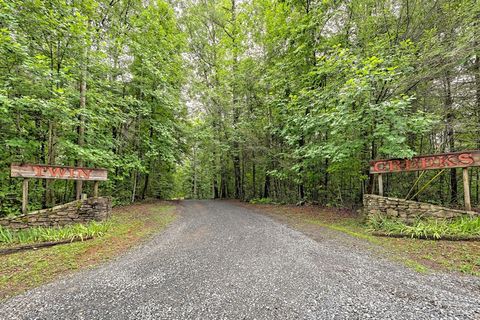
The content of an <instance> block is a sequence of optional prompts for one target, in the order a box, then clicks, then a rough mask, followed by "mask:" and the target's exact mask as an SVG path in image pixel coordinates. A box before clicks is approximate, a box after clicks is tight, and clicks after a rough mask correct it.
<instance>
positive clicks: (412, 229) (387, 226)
mask: <svg viewBox="0 0 480 320" xmlns="http://www.w3.org/2000/svg"><path fill="white" fill-rule="evenodd" d="M368 228H369V231H377V232H383V233H385V234H387V235H402V236H409V237H412V238H425V239H441V238H444V237H465V238H467V237H479V236H480V217H460V218H456V219H452V220H437V219H428V220H422V219H418V220H416V221H415V222H414V223H413V224H412V225H407V224H405V223H403V222H401V221H398V220H393V219H389V218H386V217H382V216H376V217H371V218H370V219H369V220H368Z"/></svg>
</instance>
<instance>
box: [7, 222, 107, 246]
mask: <svg viewBox="0 0 480 320" xmlns="http://www.w3.org/2000/svg"><path fill="white" fill-rule="evenodd" d="M109 228H110V223H109V222H96V221H92V222H90V223H88V224H85V225H84V224H74V225H70V226H65V227H61V228H45V227H37V228H29V229H24V230H18V231H13V230H10V229H8V228H4V227H0V243H4V244H26V243H39V242H50V241H61V240H70V241H74V240H85V239H88V238H92V237H100V236H103V235H104V234H105V233H106V232H107V231H108V229H109Z"/></svg>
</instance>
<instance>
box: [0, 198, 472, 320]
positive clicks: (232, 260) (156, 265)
mask: <svg viewBox="0 0 480 320" xmlns="http://www.w3.org/2000/svg"><path fill="white" fill-rule="evenodd" d="M180 215H181V217H179V219H177V221H176V222H174V223H173V224H172V225H171V226H170V227H169V228H167V229H166V230H165V231H164V232H162V233H160V234H158V235H157V236H155V237H154V238H153V239H152V240H150V241H148V242H147V243H145V244H143V245H141V246H140V247H138V248H136V249H134V250H132V251H130V252H129V253H127V254H126V255H123V256H122V257H120V258H118V259H116V260H114V261H111V262H109V263H106V264H104V265H102V266H100V267H98V268H95V269H93V270H86V271H83V272H79V273H77V274H75V275H73V276H70V277H66V278H64V279H61V280H59V281H56V282H54V283H51V284H48V285H45V286H42V287H40V288H37V289H34V290H32V291H29V292H27V293H25V294H23V295H21V296H18V297H15V298H13V299H10V300H8V301H5V302H3V303H2V304H0V318H1V319H9V320H12V319H368V318H372V319H480V279H479V278H474V277H467V276H457V275H447V274H433V275H424V274H418V273H416V272H414V271H412V270H410V269H407V268H405V267H404V266H402V265H400V264H397V263H394V262H391V261H388V260H386V259H382V258H379V257H376V256H374V255H373V254H371V253H369V252H367V251H364V250H352V248H351V247H348V246H345V245H342V242H341V241H335V239H326V240H325V241H320V242H316V241H313V240H311V239H310V238H308V237H307V236H305V235H303V234H301V233H299V232H297V231H294V230H292V229H289V228H288V227H286V226H284V225H281V224H279V223H277V222H275V221H273V220H272V219H270V218H268V217H266V216H263V215H261V214H257V213H255V212H253V211H251V210H248V209H245V208H242V207H238V206H235V205H234V204H231V203H228V202H222V201H185V202H183V210H182V213H181V214H180Z"/></svg>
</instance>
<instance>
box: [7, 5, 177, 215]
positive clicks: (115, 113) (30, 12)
mask: <svg viewBox="0 0 480 320" xmlns="http://www.w3.org/2000/svg"><path fill="white" fill-rule="evenodd" d="M0 16H1V18H0V54H1V56H2V59H1V61H0V71H1V72H0V127H1V130H0V141H1V142H2V143H0V168H1V171H0V201H1V203H0V210H1V212H0V215H5V214H7V213H10V212H15V211H18V209H19V201H18V198H19V196H20V195H21V181H20V180H12V179H9V177H8V166H9V165H10V163H11V162H26V163H43V164H57V165H76V164H81V165H84V166H89V167H103V168H107V169H109V178H110V181H109V182H108V183H102V184H101V186H100V188H101V190H100V192H101V193H102V194H103V195H113V196H114V197H115V198H116V202H118V203H127V202H131V201H132V200H135V199H138V198H140V199H143V198H145V197H157V198H168V197H169V196H170V192H171V191H170V190H171V189H172V188H173V178H172V174H173V171H174V169H175V164H176V163H177V162H178V161H179V159H180V157H181V154H182V152H183V146H182V141H181V139H182V136H183V127H184V118H185V107H184V104H183V103H182V101H181V97H180V96H181V87H182V85H183V83H184V82H183V81H184V75H185V73H184V71H183V70H184V69H183V68H182V66H183V58H182V53H183V51H184V46H185V38H184V36H183V33H182V32H181V30H180V29H179V28H178V24H177V20H176V17H175V13H174V11H173V9H172V7H171V5H170V4H168V3H167V2H166V1H162V0H157V1H149V2H148V3H145V2H144V1H140V0H134V1H130V0H128V1H127V0H120V1H114V2H110V1H103V0H87V1H81V2H68V1H67V2H65V1H59V0H53V1H33V0H28V1H18V0H14V1H0ZM82 82H85V85H86V92H85V93H84V94H85V96H86V101H85V104H84V105H83V104H82V103H81V102H80V97H81V95H82V92H81V83H82ZM81 128H83V129H84V132H83V133H81V130H80V129H81ZM82 140H83V141H84V143H81V142H80V141H82ZM84 189H85V192H88V193H91V190H92V186H91V185H90V184H88V183H86V184H85V186H84ZM3 194H7V195H8V197H11V196H12V195H16V197H17V199H16V200H17V201H9V204H8V208H7V207H6V205H5V206H4V204H5V202H4V201H3V200H2V199H3ZM74 197H75V184H74V183H72V182H48V183H45V182H32V183H31V196H30V205H31V209H32V208H37V207H40V208H41V207H49V206H52V205H55V204H58V203H64V202H67V201H70V200H72V199H73V198H74Z"/></svg>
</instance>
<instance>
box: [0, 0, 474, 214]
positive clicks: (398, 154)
mask: <svg viewBox="0 0 480 320" xmlns="http://www.w3.org/2000/svg"><path fill="white" fill-rule="evenodd" d="M0 57H1V58H0V70H1V71H0V142H1V143H0V216H1V215H7V214H15V213H18V212H19V210H20V204H21V192H22V191H21V190H22V182H21V180H20V179H15V178H11V177H10V164H11V163H37V164H49V165H71V166H85V167H100V168H106V169H108V171H109V181H108V182H104V183H102V184H101V185H100V192H101V194H102V195H108V196H112V198H113V199H114V203H115V204H123V203H129V202H134V201H137V200H143V199H147V198H159V199H172V198H235V199H241V200H245V201H251V200H256V201H264V202H279V203H312V204H319V205H322V206H334V207H356V206H359V205H360V204H361V201H362V195H363V194H365V193H375V192H376V190H375V188H376V181H375V177H374V176H373V175H370V174H369V162H370V160H373V159H383V158H410V157H412V156H414V155H423V154H434V153H442V152H452V151H462V150H475V149H480V1H478V0H255V1H253V0H215V1H214V0H185V1H180V0H178V1H176V0H170V1H167V0H46V1H38V0H0ZM437 173H438V172H436V171H428V172H426V173H425V174H423V176H420V175H421V173H418V172H413V173H401V174H387V175H385V176H384V178H383V179H384V183H385V187H384V192H385V194H386V195H388V196H394V197H400V198H402V197H403V198H404V197H405V196H406V195H407V193H408V192H409V190H410V189H411V188H412V186H413V185H414V184H415V181H416V179H417V178H421V180H422V183H419V184H417V185H415V186H414V188H416V190H418V189H419V188H420V187H421V185H422V184H423V183H425V182H428V181H429V180H431V179H432V178H434V179H435V181H434V183H432V184H431V185H430V186H429V188H426V189H425V190H423V192H421V193H419V194H418V195H417V196H416V200H421V201H427V202H430V203H435V204H442V205H448V206H451V207H457V206H460V207H461V205H462V201H463V199H462V197H463V192H462V188H463V184H462V172H461V170H458V169H449V170H445V171H444V172H442V173H441V174H437ZM469 174H470V185H471V186H470V187H471V194H472V204H473V206H474V207H478V205H479V202H480V199H479V196H480V187H479V185H480V170H479V168H472V169H471V170H469ZM78 184H79V183H78V182H74V181H68V180H64V181H55V180H35V181H32V184H31V191H30V192H31V193H30V209H37V208H45V207H50V206H53V205H55V204H59V203H65V202H67V201H71V200H74V199H75V198H76V197H77V196H78V195H77V192H76V190H77V188H78ZM91 189H92V185H90V184H89V183H88V182H86V183H85V185H83V190H84V192H87V193H89V192H91Z"/></svg>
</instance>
